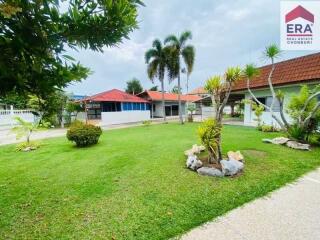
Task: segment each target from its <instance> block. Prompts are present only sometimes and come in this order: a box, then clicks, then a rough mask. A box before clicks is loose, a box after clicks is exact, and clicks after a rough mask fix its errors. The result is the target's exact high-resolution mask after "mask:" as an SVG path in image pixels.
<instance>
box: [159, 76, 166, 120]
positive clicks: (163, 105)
mask: <svg viewBox="0 0 320 240" xmlns="http://www.w3.org/2000/svg"><path fill="white" fill-rule="evenodd" d="M160 82H161V95H162V112H163V121H164V122H166V121H167V117H166V106H165V102H164V80H163V79H162V80H160Z"/></svg>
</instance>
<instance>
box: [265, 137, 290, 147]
mask: <svg viewBox="0 0 320 240" xmlns="http://www.w3.org/2000/svg"><path fill="white" fill-rule="evenodd" d="M288 141H290V139H289V138H285V137H277V138H274V139H266V138H264V139H262V142H264V143H272V144H277V145H284V144H286V143H287V142H288Z"/></svg>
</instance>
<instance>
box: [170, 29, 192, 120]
mask: <svg viewBox="0 0 320 240" xmlns="http://www.w3.org/2000/svg"><path fill="white" fill-rule="evenodd" d="M189 39H192V34H191V32H190V31H186V32H183V33H182V34H181V35H180V37H179V38H178V37H176V36H175V35H169V36H168V37H167V38H166V39H165V40H164V43H165V44H168V47H169V48H170V57H169V66H168V70H169V78H170V79H174V78H178V89H181V82H180V80H181V79H180V72H181V57H182V58H183V61H184V63H185V65H186V67H187V78H188V80H189V76H190V74H191V72H192V71H193V65H194V58H195V49H194V47H193V46H192V45H186V43H187V41H188V40H189ZM180 95H181V94H180V93H179V94H178V101H179V119H180V122H181V124H183V118H182V111H181V96H180Z"/></svg>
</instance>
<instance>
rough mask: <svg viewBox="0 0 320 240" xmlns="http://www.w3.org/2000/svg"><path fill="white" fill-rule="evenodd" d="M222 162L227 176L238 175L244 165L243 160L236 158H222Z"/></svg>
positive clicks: (223, 170) (223, 171)
mask: <svg viewBox="0 0 320 240" xmlns="http://www.w3.org/2000/svg"><path fill="white" fill-rule="evenodd" d="M220 164H221V166H222V173H223V174H224V175H225V176H233V175H236V174H237V173H239V172H241V171H242V169H243V167H244V164H243V163H242V162H240V161H235V160H229V161H227V160H221V161H220Z"/></svg>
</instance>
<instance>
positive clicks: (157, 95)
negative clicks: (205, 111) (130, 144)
mask: <svg viewBox="0 0 320 240" xmlns="http://www.w3.org/2000/svg"><path fill="white" fill-rule="evenodd" d="M137 96H139V97H141V98H144V99H145V100H147V101H149V102H150V104H151V106H152V107H151V117H152V118H161V117H163V116H164V113H163V108H162V93H161V92H158V91H144V92H142V93H139V94H138V95H137ZM164 99H165V114H166V116H168V117H170V116H178V115H179V101H178V94H175V93H164ZM199 99H200V97H199V96H196V95H181V107H182V115H185V114H186V107H187V103H191V102H194V101H196V100H199Z"/></svg>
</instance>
